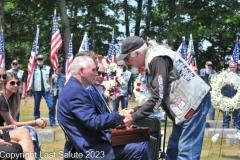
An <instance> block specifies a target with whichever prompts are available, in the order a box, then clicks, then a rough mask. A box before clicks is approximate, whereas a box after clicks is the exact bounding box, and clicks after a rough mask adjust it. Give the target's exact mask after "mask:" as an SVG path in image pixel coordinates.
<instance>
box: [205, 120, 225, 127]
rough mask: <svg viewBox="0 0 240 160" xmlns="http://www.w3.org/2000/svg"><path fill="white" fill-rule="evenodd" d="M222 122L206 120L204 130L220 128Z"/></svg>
mask: <svg viewBox="0 0 240 160" xmlns="http://www.w3.org/2000/svg"><path fill="white" fill-rule="evenodd" d="M222 126H223V121H222V120H218V121H217V120H206V128H215V127H216V128H222Z"/></svg>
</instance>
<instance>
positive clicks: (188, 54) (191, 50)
mask: <svg viewBox="0 0 240 160" xmlns="http://www.w3.org/2000/svg"><path fill="white" fill-rule="evenodd" d="M191 55H195V51H194V46H193V39H192V34H190V39H189V44H188V50H187V62H188V64H189V65H190V66H191V67H192V66H195V58H192V60H191V59H190V58H191ZM190 60H191V62H190Z"/></svg>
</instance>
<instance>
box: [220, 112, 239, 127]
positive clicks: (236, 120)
mask: <svg viewBox="0 0 240 160" xmlns="http://www.w3.org/2000/svg"><path fill="white" fill-rule="evenodd" d="M230 121H231V116H230V115H228V114H227V113H225V112H223V128H229V124H230ZM232 123H233V125H234V127H235V128H237V129H240V110H234V111H233V113H232Z"/></svg>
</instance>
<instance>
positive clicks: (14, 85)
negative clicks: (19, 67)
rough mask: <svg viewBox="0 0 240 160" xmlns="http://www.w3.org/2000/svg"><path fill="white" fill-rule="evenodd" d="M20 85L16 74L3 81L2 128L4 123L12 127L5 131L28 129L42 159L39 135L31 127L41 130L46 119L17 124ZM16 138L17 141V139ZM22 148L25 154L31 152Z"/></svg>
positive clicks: (0, 122)
mask: <svg viewBox="0 0 240 160" xmlns="http://www.w3.org/2000/svg"><path fill="white" fill-rule="evenodd" d="M1 77H2V76H1ZM19 85H20V81H19V80H18V77H17V76H16V75H15V74H13V73H7V74H6V79H4V80H3V86H2V95H1V96H0V126H3V125H4V122H6V123H7V124H8V125H10V126H5V127H3V128H2V130H3V131H7V130H9V129H10V128H12V129H17V130H18V128H16V126H17V127H19V126H23V127H24V128H26V129H28V130H29V132H30V135H31V137H32V140H33V142H34V151H35V152H36V154H37V156H38V158H37V159H40V149H39V144H38V139H37V134H36V132H35V131H34V128H33V127H31V126H39V127H41V128H44V127H45V126H46V119H45V118H39V119H37V120H33V121H27V122H16V121H15V120H14V119H13V117H15V115H16V114H17V113H18V112H19V108H20V97H19V92H18V86H19ZM27 125H30V126H27ZM20 135H21V134H19V136H20ZM12 136H13V135H12ZM16 136H18V135H16ZM21 136H22V135H21ZM10 137H11V132H10ZM15 138H16V139H17V137H15ZM18 138H19V137H18ZM11 139H12V137H11ZM18 140H20V139H18ZM22 147H23V151H24V152H29V150H26V151H25V150H24V148H25V147H24V146H22Z"/></svg>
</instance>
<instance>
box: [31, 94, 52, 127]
mask: <svg viewBox="0 0 240 160" xmlns="http://www.w3.org/2000/svg"><path fill="white" fill-rule="evenodd" d="M33 96H34V118H35V119H38V118H40V111H39V107H40V102H41V99H42V97H44V99H45V100H46V103H47V106H48V109H49V113H48V115H49V121H50V125H51V126H52V125H55V107H54V106H53V99H52V96H51V94H50V91H48V92H43V91H35V92H33Z"/></svg>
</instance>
